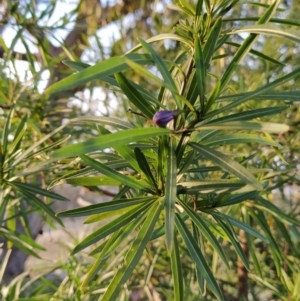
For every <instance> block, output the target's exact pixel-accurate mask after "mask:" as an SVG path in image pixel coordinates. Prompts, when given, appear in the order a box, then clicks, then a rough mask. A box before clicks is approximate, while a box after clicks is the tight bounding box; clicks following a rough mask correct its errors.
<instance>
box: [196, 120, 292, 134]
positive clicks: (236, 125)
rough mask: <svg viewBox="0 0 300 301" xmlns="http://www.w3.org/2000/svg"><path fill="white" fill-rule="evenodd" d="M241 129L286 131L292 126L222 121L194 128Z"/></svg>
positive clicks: (278, 132)
mask: <svg viewBox="0 0 300 301" xmlns="http://www.w3.org/2000/svg"><path fill="white" fill-rule="evenodd" d="M211 129H213V130H224V131H226V130H240V131H259V132H267V133H277V134H281V133H285V132H287V131H288V130H289V129H290V127H289V126H288V125H286V124H282V123H272V122H251V121H228V122H220V123H207V124H203V125H199V126H196V127H195V128H194V130H211Z"/></svg>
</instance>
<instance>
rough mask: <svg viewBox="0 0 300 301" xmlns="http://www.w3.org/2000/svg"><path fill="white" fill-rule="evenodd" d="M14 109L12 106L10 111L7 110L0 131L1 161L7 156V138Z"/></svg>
mask: <svg viewBox="0 0 300 301" xmlns="http://www.w3.org/2000/svg"><path fill="white" fill-rule="evenodd" d="M14 107H15V106H14V105H12V107H11V109H10V110H9V113H8V116H7V118H6V122H5V126H4V128H3V130H2V137H1V144H2V151H1V153H2V154H1V155H2V156H3V159H2V160H3V161H4V159H5V158H6V156H7V145H8V136H9V131H10V127H11V122H12V118H13V115H14V112H15V109H14ZM2 160H1V161H2ZM1 163H2V162H1ZM1 165H2V164H1Z"/></svg>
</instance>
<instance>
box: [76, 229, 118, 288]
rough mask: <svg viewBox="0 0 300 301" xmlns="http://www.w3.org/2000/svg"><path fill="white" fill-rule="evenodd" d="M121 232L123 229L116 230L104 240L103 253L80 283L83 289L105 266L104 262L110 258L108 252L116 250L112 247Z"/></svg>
mask: <svg viewBox="0 0 300 301" xmlns="http://www.w3.org/2000/svg"><path fill="white" fill-rule="evenodd" d="M120 232H121V229H120V230H119V231H115V232H114V233H113V234H112V235H111V237H110V238H109V239H108V240H107V241H105V242H104V247H103V246H102V245H101V247H102V251H101V253H100V254H99V255H98V258H97V259H96V261H95V262H94V263H93V265H92V267H91V268H90V269H89V271H88V273H87V274H86V276H85V278H84V281H83V282H82V283H81V285H80V289H81V290H85V289H86V288H87V286H88V283H89V282H90V281H91V279H92V278H93V277H95V276H96V274H97V273H98V271H99V270H100V269H101V268H102V267H103V265H104V263H105V262H106V261H107V260H108V259H109V258H108V254H107V253H108V252H109V253H111V252H113V251H114V248H112V245H113V244H114V242H115V241H116V239H118V236H119V234H120Z"/></svg>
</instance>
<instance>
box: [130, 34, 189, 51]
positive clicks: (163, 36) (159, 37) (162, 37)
mask: <svg viewBox="0 0 300 301" xmlns="http://www.w3.org/2000/svg"><path fill="white" fill-rule="evenodd" d="M165 40H173V41H178V42H181V43H183V44H185V45H186V46H188V47H189V48H192V43H191V41H189V40H187V39H185V38H183V37H181V36H179V35H177V34H173V33H163V34H159V35H156V36H154V37H151V38H150V39H148V40H146V42H147V43H148V44H152V43H154V42H158V41H165ZM142 47H143V46H142V44H141V43H140V44H138V45H136V46H135V47H133V48H132V49H130V50H129V51H128V52H127V54H128V53H131V52H135V51H137V50H138V49H141V48H142Z"/></svg>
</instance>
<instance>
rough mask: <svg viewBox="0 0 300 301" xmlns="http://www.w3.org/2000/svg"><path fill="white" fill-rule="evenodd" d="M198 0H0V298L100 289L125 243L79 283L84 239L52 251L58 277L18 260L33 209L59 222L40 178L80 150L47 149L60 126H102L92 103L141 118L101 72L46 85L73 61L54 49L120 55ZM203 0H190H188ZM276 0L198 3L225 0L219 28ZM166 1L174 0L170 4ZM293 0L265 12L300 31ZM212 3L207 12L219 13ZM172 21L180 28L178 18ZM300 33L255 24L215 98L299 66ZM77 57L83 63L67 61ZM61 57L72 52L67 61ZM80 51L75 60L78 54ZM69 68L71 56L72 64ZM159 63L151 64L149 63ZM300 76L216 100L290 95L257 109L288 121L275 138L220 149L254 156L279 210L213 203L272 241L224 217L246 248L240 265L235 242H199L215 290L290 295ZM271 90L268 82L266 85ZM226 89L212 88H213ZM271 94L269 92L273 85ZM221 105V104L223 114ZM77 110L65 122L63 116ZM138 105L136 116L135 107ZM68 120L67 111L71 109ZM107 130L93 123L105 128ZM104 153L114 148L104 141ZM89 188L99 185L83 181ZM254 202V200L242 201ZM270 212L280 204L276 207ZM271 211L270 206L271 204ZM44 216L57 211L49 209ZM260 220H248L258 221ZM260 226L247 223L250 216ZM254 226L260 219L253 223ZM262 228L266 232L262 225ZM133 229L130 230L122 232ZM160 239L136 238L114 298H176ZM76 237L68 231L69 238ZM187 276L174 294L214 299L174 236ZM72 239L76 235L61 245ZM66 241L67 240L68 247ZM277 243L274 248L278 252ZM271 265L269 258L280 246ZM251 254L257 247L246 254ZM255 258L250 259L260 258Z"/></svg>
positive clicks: (226, 50) (85, 266)
mask: <svg viewBox="0 0 300 301" xmlns="http://www.w3.org/2000/svg"><path fill="white" fill-rule="evenodd" d="M196 2H197V1H183V0H182V1H180V0H179V1H176V2H175V1H174V3H173V2H172V1H168V0H162V1H157V0H154V1H148V0H141V1H131V0H124V1H113V0H112V1H109V0H107V1H104V0H103V1H99V0H81V1H75V0H69V1H68V0H61V1H55V0H54V1H50V0H49V1H48V0H21V1H13V0H11V1H5V0H1V1H0V13H1V15H0V58H1V60H0V72H1V82H0V85H1V87H0V133H1V139H2V140H1V149H0V156H1V157H0V160H1V162H0V164H1V167H0V168H1V169H0V181H1V182H0V201H1V204H0V221H1V228H0V239H1V242H2V253H1V257H0V259H1V270H0V280H1V282H2V285H1V294H2V300H34V299H33V298H36V300H49V298H50V296H51V298H52V299H51V300H99V298H101V296H102V295H103V292H104V291H105V288H106V287H107V286H108V283H109V282H110V279H111V277H112V275H113V274H114V273H115V272H116V271H117V270H118V263H119V262H120V260H121V259H120V258H121V257H122V255H123V254H124V252H126V251H127V250H128V248H129V243H125V244H124V245H123V247H124V248H123V250H122V252H121V253H119V254H114V256H113V257H112V259H111V261H109V262H107V263H105V264H104V265H103V267H102V269H101V271H98V273H97V274H96V275H95V276H94V277H93V279H91V280H90V284H89V287H88V289H87V290H85V291H82V290H80V289H78V288H79V286H80V285H81V284H82V282H83V281H84V278H85V275H86V274H87V272H88V271H89V270H90V269H91V266H92V264H93V260H91V258H90V257H88V256H87V255H86V253H85V252H79V253H78V254H76V255H72V256H70V257H69V260H68V261H67V262H63V263H57V267H56V268H57V269H60V270H63V271H64V273H63V274H62V275H63V276H64V277H62V276H60V277H58V276H55V277H54V278H52V277H53V275H52V274H51V273H50V272H53V270H52V271H49V270H45V271H43V272H42V274H38V275H37V276H35V277H31V278H28V277H27V276H28V274H29V272H28V271H24V263H25V261H26V258H27V256H28V255H30V256H38V251H39V250H41V249H43V246H40V245H38V244H37V243H36V242H35V239H36V238H37V236H38V235H40V233H41V230H42V228H43V225H44V222H49V223H50V225H51V226H52V227H55V225H56V224H62V221H61V219H60V218H59V217H57V216H56V215H55V212H54V210H53V209H52V207H51V204H52V203H53V202H60V201H65V200H66V199H65V198H64V197H61V196H60V195H57V194H56V193H54V192H51V191H50V190H47V188H48V186H49V185H50V184H51V183H52V182H53V181H59V178H60V177H63V176H65V175H66V174H68V173H70V172H76V171H77V170H80V169H82V168H83V167H85V165H84V164H83V163H82V162H81V161H80V160H73V159H63V160H61V161H57V160H55V159H53V158H51V153H50V151H51V150H53V149H58V148H59V147H60V146H61V145H62V144H65V143H66V140H67V139H68V138H70V137H71V139H70V140H69V141H71V142H80V141H86V140H87V139H89V138H91V137H97V136H98V135H99V128H98V127H97V126H96V125H95V124H94V123H93V122H91V120H92V117H98V116H107V117H117V118H118V119H120V120H127V119H129V121H131V122H132V123H134V122H137V123H139V124H140V125H142V124H143V123H146V121H145V120H144V119H143V118H140V119H139V118H138V116H133V114H132V113H130V112H128V109H129V108H131V104H130V102H129V101H128V99H127V98H126V97H125V96H124V94H123V93H120V92H121V91H120V90H119V89H118V88H116V87H115V86H112V85H110V84H108V83H106V82H103V81H101V80H97V79H94V80H92V81H90V82H88V83H84V84H82V85H77V86H76V87H74V88H71V89H66V90H64V91H62V92H59V93H56V94H53V95H50V97H49V95H48V94H46V93H45V89H47V88H48V87H51V85H53V84H55V83H56V82H58V81H60V80H62V79H64V78H66V77H67V76H69V75H70V74H73V73H74V69H72V68H70V67H69V66H67V65H66V64H64V63H63V62H64V60H67V61H75V62H82V63H85V64H89V65H94V64H96V63H98V62H101V61H103V60H105V59H108V58H110V57H113V56H122V55H124V53H126V52H128V51H130V50H131V49H132V48H133V47H134V46H136V45H137V44H138V43H139V41H138V38H142V39H144V40H147V39H150V38H152V37H153V36H156V35H159V34H167V33H175V32H176V30H175V29H174V28H175V27H177V28H178V25H179V24H183V23H180V22H182V21H181V20H182V19H185V18H186V15H185V13H184V12H183V11H182V10H180V9H179V8H178V7H188V6H189V5H192V6H193V7H194V6H195V5H196ZM199 2H200V1H199ZM273 3H274V1H270V0H262V1H253V2H251V1H218V0H210V1H208V0H207V1H204V4H203V5H204V6H205V5H208V6H210V5H211V6H212V7H213V8H218V7H226V8H229V9H228V10H226V11H222V10H221V9H220V10H217V9H216V10H215V14H216V15H218V14H220V15H221V14H222V18H223V23H222V30H225V31H226V30H228V31H230V30H232V29H235V28H241V27H243V26H246V25H253V24H254V23H255V22H256V21H257V20H258V18H259V17H261V16H262V14H263V13H264V12H265V11H266V8H268V7H269V6H270V5H272V4H273ZM176 5H177V6H176ZM299 13H300V2H299V1H296V0H286V1H281V2H280V4H279V6H278V8H277V10H276V13H275V14H274V15H273V16H272V19H271V21H272V20H273V21H272V22H274V23H277V25H279V26H280V27H281V28H284V29H295V30H297V31H299V26H300V23H299V18H298V16H299ZM216 15H215V16H214V17H216ZM177 32H178V31H177ZM246 38H247V34H244V33H238V34H235V35H230V38H229V39H227V40H226V41H225V43H224V44H222V47H221V48H220V49H219V50H218V57H217V58H216V59H215V60H213V61H212V63H211V65H210V72H211V73H213V74H218V75H220V76H221V74H223V72H224V71H225V70H226V68H227V66H228V65H229V63H230V60H231V58H232V56H234V55H235V54H236V52H237V49H238V47H239V45H241V44H242V43H243V42H244V41H245V39H246ZM151 45H152V47H153V48H154V49H155V51H156V52H157V53H158V54H159V55H160V56H161V57H162V58H164V59H166V60H167V61H169V62H174V61H175V59H176V57H177V55H178V54H179V53H180V52H181V51H182V49H183V48H184V46H182V44H181V43H179V42H177V41H174V40H170V39H161V40H160V41H157V42H155V43H153V44H151ZM299 45H300V43H299V41H298V42H297V41H296V42H295V41H291V40H289V39H286V38H284V37H283V38H281V37H278V36H268V35H260V36H259V37H258V39H257V40H256V41H255V43H254V45H253V46H252V51H251V53H249V54H248V55H247V56H246V57H245V58H244V59H243V60H242V61H241V62H240V63H239V64H238V65H237V66H236V70H235V73H234V76H233V77H232V78H231V80H230V82H229V83H228V89H227V90H225V91H224V93H223V94H222V96H221V97H220V99H219V100H218V101H219V102H220V103H221V106H222V103H223V102H224V101H225V102H226V101H230V100H229V99H226V95H229V94H230V95H231V94H240V93H246V92H249V91H253V90H255V89H257V88H259V87H261V86H263V85H266V84H268V83H271V82H272V81H274V80H275V79H278V78H280V77H282V76H284V75H286V74H288V73H290V72H292V71H293V70H296V69H298V68H299V61H300V57H299V56H300V53H299V51H300V48H299V47H300V46H299ZM76 66H77V68H79V66H80V64H79V63H78V65H76ZM71 67H72V66H71ZM85 67H86V66H85V65H82V68H85ZM78 70H79V69H78ZM149 70H151V71H152V72H154V74H158V71H157V69H156V67H154V66H151V68H150V69H149ZM125 74H126V78H130V79H131V80H132V81H133V82H134V83H136V84H138V85H140V86H141V87H143V88H145V89H146V90H147V91H149V92H151V93H153V95H155V96H157V95H158V94H159V89H158V87H157V85H156V84H155V83H153V81H151V80H148V79H146V78H145V77H144V76H141V75H140V73H139V72H135V71H134V70H133V69H130V70H128V71H126V73H125ZM207 78H209V80H206V82H205V85H206V91H211V90H212V89H213V88H214V87H215V85H216V80H215V79H214V77H213V76H211V77H207ZM299 81H300V76H299V75H297V76H295V77H294V78H292V79H290V80H289V81H286V82H284V83H283V84H282V85H281V86H280V91H294V94H293V95H291V94H290V95H289V97H288V98H284V97H281V96H280V95H279V94H278V102H276V103H275V101H274V99H272V100H268V99H265V98H264V97H263V96H261V97H257V98H254V99H250V100H249V101H247V102H246V103H243V104H241V105H240V106H237V107H234V108H233V109H232V110H231V111H230V112H226V114H236V113H239V112H243V111H245V110H253V109H259V108H267V107H274V106H277V105H288V108H287V109H286V110H284V111H282V112H280V113H277V114H275V115H272V116H271V117H270V116H267V117H261V119H260V120H261V121H272V122H279V123H284V124H288V125H289V126H290V129H289V131H287V132H285V133H280V134H276V135H272V137H273V139H274V140H275V141H276V142H277V143H280V144H281V145H282V148H281V149H277V148H276V147H267V146H266V147H265V146H259V147H258V144H257V143H247V144H230V145H226V143H225V145H224V146H223V148H222V151H223V152H224V153H225V154H232V153H234V154H236V155H235V158H236V159H237V160H238V161H239V162H241V161H243V160H244V159H245V158H248V161H247V168H251V169H252V170H253V172H254V173H255V169H260V170H262V169H263V170H265V173H264V175H263V176H262V177H264V179H265V180H268V181H269V185H268V187H267V188H266V189H265V191H264V198H265V199H267V200H268V201H269V202H270V203H271V204H275V205H276V206H278V208H280V210H278V211H276V214H274V212H273V213H272V208H271V209H270V208H269V209H270V210H269V211H270V214H268V210H266V215H265V218H264V219H263V220H264V223H265V224H259V222H258V221H257V220H255V216H257V215H255V214H253V215H251V216H249V212H251V206H253V204H251V202H250V201H249V203H248V204H247V206H248V208H250V209H249V210H250V211H247V210H245V207H243V205H240V204H239V205H236V206H230V207H226V208H225V209H224V210H223V212H224V213H226V214H228V215H230V216H235V217H237V218H238V219H242V220H243V221H245V222H246V223H248V224H250V225H253V227H256V226H257V225H258V224H259V225H260V229H261V228H265V229H267V232H268V231H269V234H270V236H269V237H267V238H268V239H270V237H271V239H272V243H271V245H270V244H267V243H265V242H263V241H260V240H256V239H254V238H253V237H251V238H249V235H246V234H245V232H244V231H243V230H238V231H235V232H236V235H237V236H238V237H239V239H238V240H239V242H240V244H241V247H242V248H243V250H244V252H245V254H246V257H247V258H248V259H249V260H250V271H249V272H248V271H247V270H246V269H245V268H244V265H243V263H242V262H241V260H240V259H238V258H237V256H236V253H235V250H234V248H233V247H232V244H230V243H228V242H227V241H226V240H222V247H223V249H224V252H225V253H226V255H227V257H228V262H229V267H230V269H228V268H227V267H226V266H225V265H221V264H220V262H218V259H217V257H216V253H215V252H214V250H213V248H212V247H211V246H210V245H204V244H203V248H204V247H205V250H202V251H203V252H204V253H205V256H206V258H207V260H208V262H211V263H212V267H211V269H212V272H213V274H214V276H215V278H216V279H217V281H218V284H219V286H220V288H221V291H222V293H223V294H224V296H225V300H295V301H297V300H299V295H300V270H299V266H300V263H299V244H300V233H299V223H298V224H297V223H294V221H297V220H298V221H299V214H300V211H299V200H300V198H299V160H300V159H299V148H300V139H299V135H300V134H299V132H300V131H299V125H300V109H299V101H300V90H299V84H300V83H299ZM275 94H276V91H275ZM222 97H223V99H222ZM273 98H274V97H273ZM226 114H224V115H226ZM76 118H83V119H82V121H85V122H80V123H78V124H76V125H75V126H68V125H70V124H68V122H73V121H70V120H76ZM136 118H137V119H136ZM77 120H78V119H77ZM103 131H104V130H103ZM112 156H113V155H112ZM88 188H89V189H94V190H96V191H97V192H98V193H99V195H101V194H103V193H105V191H104V190H103V189H102V188H101V187H92V188H91V187H88ZM253 210H254V209H253ZM276 215H277V216H276ZM274 216H275V217H277V219H276V218H274ZM53 221H55V223H54V222H53ZM258 228H259V227H258ZM258 228H257V229H258ZM263 232H265V231H263ZM265 234H266V233H265ZM130 239H132V238H130ZM159 240H162V238H159V239H158V242H157V241H154V242H151V243H149V244H148V246H147V252H145V253H144V255H143V260H141V261H140V263H139V264H138V266H137V267H136V269H135V270H134V272H133V274H132V276H131V277H130V279H129V280H128V282H127V285H126V287H125V289H124V290H122V292H121V294H120V296H119V299H118V300H155V301H156V300H175V299H174V295H173V280H172V273H171V268H170V259H169V255H168V253H167V251H166V248H165V246H164V245H163V244H161V243H159ZM77 243H78V241H76V239H74V246H75V245H76V244H77ZM179 248H180V254H187V255H186V256H184V255H183V257H182V258H181V261H182V266H183V270H182V273H183V275H184V281H185V291H184V299H185V300H215V296H214V295H213V294H212V292H211V291H210V290H208V291H207V292H206V294H205V295H203V296H202V294H201V292H200V291H199V288H198V284H197V277H196V275H195V274H196V272H195V264H194V262H193V260H191V258H190V257H189V255H188V251H187V249H186V246H185V245H184V243H183V242H182V241H179ZM71 249H73V248H71ZM71 249H70V251H71ZM277 252H278V253H279V254H280V255H278V254H276V253H277ZM279 257H280V259H279V265H280V266H279V270H280V271H279V270H278V266H276V264H277V262H276V260H274V258H279ZM255 260H256V261H255ZM258 271H260V272H258Z"/></svg>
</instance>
